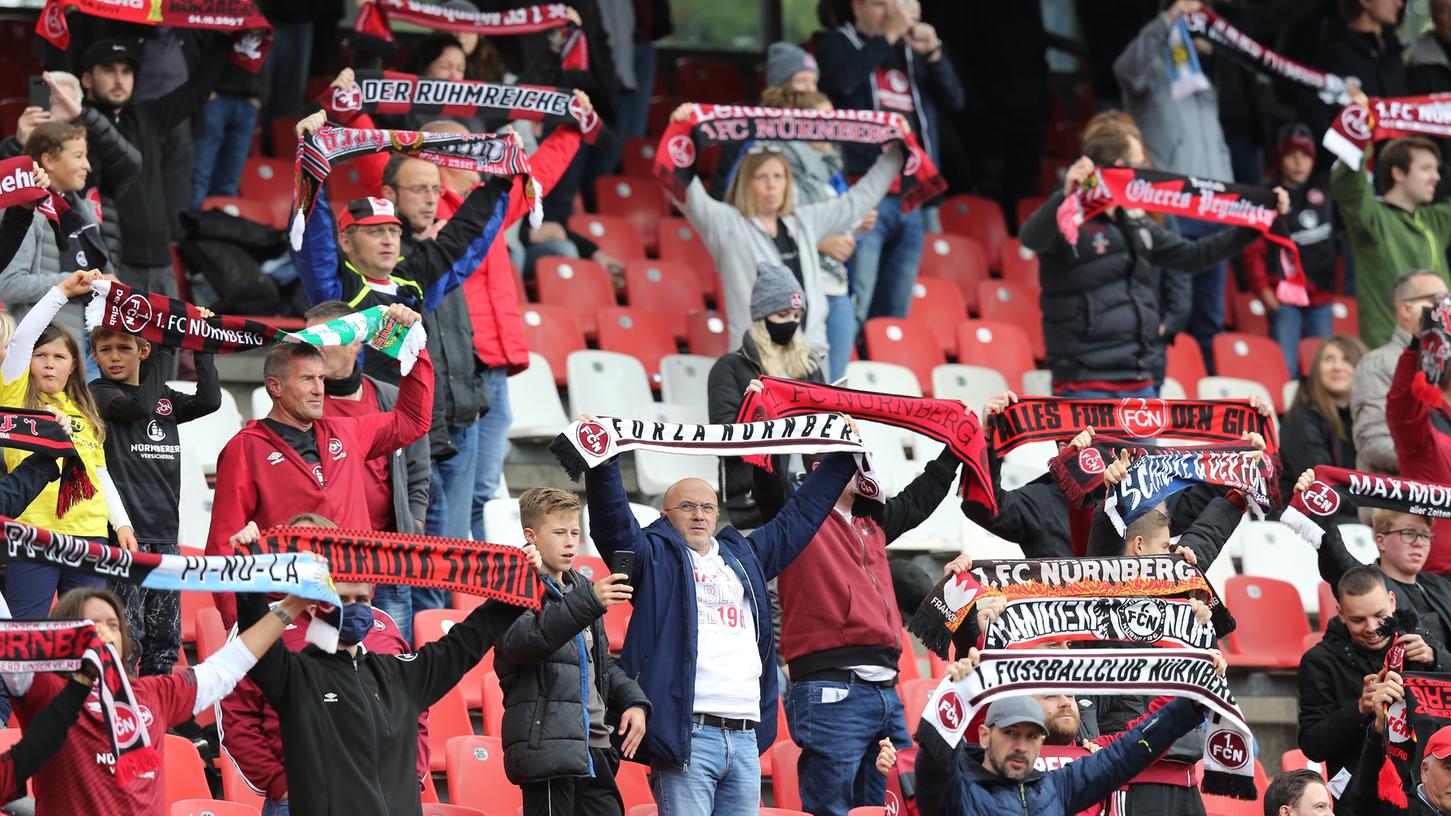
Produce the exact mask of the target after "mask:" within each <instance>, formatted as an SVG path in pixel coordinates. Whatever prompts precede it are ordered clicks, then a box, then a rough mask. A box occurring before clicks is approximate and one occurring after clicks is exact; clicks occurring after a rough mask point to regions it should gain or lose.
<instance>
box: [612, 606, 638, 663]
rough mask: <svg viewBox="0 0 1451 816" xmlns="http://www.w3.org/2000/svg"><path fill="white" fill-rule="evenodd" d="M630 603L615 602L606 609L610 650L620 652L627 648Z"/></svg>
mask: <svg viewBox="0 0 1451 816" xmlns="http://www.w3.org/2000/svg"><path fill="white" fill-rule="evenodd" d="M631 609H633V607H631V606H630V604H615V605H614V606H611V607H609V608H607V609H606V610H605V637H606V638H609V641H610V651H611V652H614V653H615V654H619V653H620V650H622V649H624V648H625V633H626V632H628V631H630V611H631Z"/></svg>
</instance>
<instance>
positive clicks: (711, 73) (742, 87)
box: [650, 57, 749, 133]
mask: <svg viewBox="0 0 1451 816" xmlns="http://www.w3.org/2000/svg"><path fill="white" fill-rule="evenodd" d="M675 93H676V95H678V96H679V97H680V98H681V99H685V100H689V101H691V102H720V103H724V104H730V105H736V104H739V103H740V102H741V100H743V99H747V98H749V97H748V95H747V94H746V83H745V80H744V79H743V78H742V77H741V72H740V71H737V70H736V68H735V66H734V65H731V64H730V63H728V62H721V61H720V60H713V59H697V58H693V57H680V58H679V59H676V60H675ZM650 132H651V133H657V132H658V131H653V130H652V131H650Z"/></svg>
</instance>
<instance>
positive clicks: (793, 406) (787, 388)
mask: <svg viewBox="0 0 1451 816" xmlns="http://www.w3.org/2000/svg"><path fill="white" fill-rule="evenodd" d="M758 379H760V381H761V385H762V386H764V387H763V388H762V390H761V391H760V393H755V392H750V393H747V394H746V396H745V399H744V400H743V401H742V402H741V409H740V411H739V412H738V413H737V414H736V421H737V422H750V421H755V420H760V419H775V418H777V417H790V416H801V415H803V414H812V413H818V412H821V411H832V412H837V413H843V414H847V415H848V416H851V417H855V418H856V419H868V420H871V421H873V422H880V423H882V424H883V425H890V426H892V427H894V428H902V429H903V430H908V431H912V432H913V433H918V434H921V435H923V436H925V437H927V438H928V439H934V440H936V441H938V442H941V443H942V444H944V445H946V446H947V447H948V448H950V449H951V450H952V453H953V454H954V455H956V456H957V458H958V460H960V461H961V462H962V463H963V473H962V486H961V488H960V489H959V492H960V493H961V495H962V496H963V497H964V498H966V499H967V500H968V501H971V502H974V503H977V504H980V505H982V506H983V507H986V508H988V510H989V511H991V512H992V513H994V514H996V513H997V511H998V500H997V496H996V495H995V494H994V493H993V489H992V483H993V482H992V473H991V471H989V470H988V464H987V462H988V459H987V457H988V452H987V445H986V444H985V440H984V438H983V432H982V428H981V427H980V426H979V425H978V423H977V414H975V413H973V412H972V411H971V410H968V409H967V408H965V407H964V406H963V404H962V403H960V402H958V401H957V400H947V399H929V398H926V397H904V396H899V395H896V394H878V393H876V392H873V391H856V390H853V389H850V388H839V387H837V386H832V385H820V384H817V383H809V382H801V381H800V380H791V379H787V378H785V377H760V378H758ZM745 458H746V461H747V462H750V463H751V464H753V465H755V466H757V467H760V468H765V469H766V470H770V468H771V461H770V457H768V456H760V457H749V456H748V457H745ZM872 498H877V497H872Z"/></svg>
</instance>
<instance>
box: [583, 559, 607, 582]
mask: <svg viewBox="0 0 1451 816" xmlns="http://www.w3.org/2000/svg"><path fill="white" fill-rule="evenodd" d="M574 569H575V571H576V572H578V573H579V574H580V575H583V576H584V577H586V578H588V579H590V580H591V581H602V580H604V577H605V576H606V575H609V574H610V566H609V565H608V564H606V563H605V560H604V559H603V558H598V557H596V556H592V555H576V556H575V557H574Z"/></svg>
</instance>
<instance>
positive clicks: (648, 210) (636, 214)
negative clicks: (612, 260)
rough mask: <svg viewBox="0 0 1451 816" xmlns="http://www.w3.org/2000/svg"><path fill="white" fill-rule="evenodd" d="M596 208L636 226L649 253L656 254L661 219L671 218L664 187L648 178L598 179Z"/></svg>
mask: <svg viewBox="0 0 1451 816" xmlns="http://www.w3.org/2000/svg"><path fill="white" fill-rule="evenodd" d="M595 207H596V208H598V209H599V211H600V212H602V213H609V214H610V215H613V216H618V217H621V218H624V219H625V220H626V221H629V222H630V223H631V224H634V225H635V231H636V232H638V233H639V235H640V240H641V241H642V242H644V245H645V250H646V251H647V252H654V251H655V244H656V240H657V238H658V236H659V224H660V219H662V218H664V217H665V216H666V215H669V214H670V205H669V204H668V203H666V201H665V195H664V193H663V192H661V188H660V185H659V184H658V183H657V182H656V181H655V179H654V178H652V177H650V176H648V175H645V176H600V177H599V178H597V179H595ZM591 240H593V239H591ZM621 260H628V259H625V258H622V259H621Z"/></svg>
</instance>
